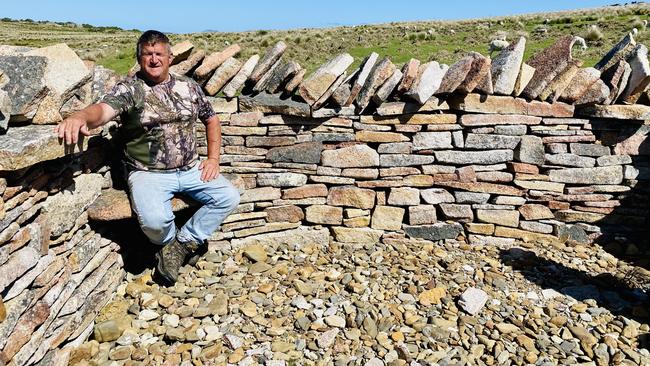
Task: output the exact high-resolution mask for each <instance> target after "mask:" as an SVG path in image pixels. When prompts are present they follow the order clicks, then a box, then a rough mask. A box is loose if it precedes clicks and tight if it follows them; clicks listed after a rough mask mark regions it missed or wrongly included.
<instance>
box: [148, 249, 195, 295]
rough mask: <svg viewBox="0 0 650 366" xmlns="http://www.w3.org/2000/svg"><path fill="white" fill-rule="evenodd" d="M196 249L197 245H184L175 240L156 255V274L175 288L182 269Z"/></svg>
mask: <svg viewBox="0 0 650 366" xmlns="http://www.w3.org/2000/svg"><path fill="white" fill-rule="evenodd" d="M196 249H197V246H196V244H195V243H187V244H183V243H180V242H179V241H178V240H176V239H174V241H172V242H171V243H169V244H167V245H165V246H164V247H162V249H160V250H159V251H158V253H156V260H157V264H156V272H157V273H158V275H159V276H160V277H161V278H162V279H163V280H165V282H167V284H168V285H169V286H173V285H174V284H175V283H176V281H177V280H178V272H179V270H180V268H181V267H182V266H183V265H184V264H185V262H186V261H187V258H188V256H189V254H190V253H193V252H194V251H196Z"/></svg>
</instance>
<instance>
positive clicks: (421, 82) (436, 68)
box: [406, 61, 449, 104]
mask: <svg viewBox="0 0 650 366" xmlns="http://www.w3.org/2000/svg"><path fill="white" fill-rule="evenodd" d="M448 69H449V66H447V65H445V64H442V65H441V64H439V63H438V62H437V61H431V62H427V63H425V64H422V65H420V67H419V68H418V76H417V78H416V79H415V81H413V84H412V85H411V88H410V89H409V90H408V92H406V96H408V97H410V98H412V99H413V100H415V101H416V102H418V103H419V104H424V103H425V102H426V101H427V100H428V99H429V98H430V97H431V96H432V95H433V94H434V93H436V92H437V91H438V88H440V83H441V82H442V78H443V77H444V76H445V73H446V72H447V70H448Z"/></svg>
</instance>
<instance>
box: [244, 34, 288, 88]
mask: <svg viewBox="0 0 650 366" xmlns="http://www.w3.org/2000/svg"><path fill="white" fill-rule="evenodd" d="M286 49H287V44H286V43H284V42H282V41H280V42H278V43H276V44H275V45H274V46H273V47H271V48H269V49H267V50H266V52H265V53H264V56H263V57H262V59H261V60H260V61H259V62H258V63H257V65H255V68H254V69H253V72H252V73H251V76H250V80H251V81H253V82H255V83H257V82H258V81H259V80H260V79H261V78H262V76H264V74H266V73H267V71H269V70H270V69H271V66H273V65H274V64H275V63H276V62H277V61H278V60H279V59H280V57H282V54H283V53H284V51H285V50H286Z"/></svg>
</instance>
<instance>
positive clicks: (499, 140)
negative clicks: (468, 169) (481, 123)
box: [464, 126, 521, 149]
mask: <svg viewBox="0 0 650 366" xmlns="http://www.w3.org/2000/svg"><path fill="white" fill-rule="evenodd" d="M497 127H503V126H497ZM520 140H521V139H520V138H519V137H515V136H505V135H492V134H475V133H468V134H467V136H466V137H465V145H464V146H465V148H466V149H514V148H515V147H517V144H519V141H520Z"/></svg>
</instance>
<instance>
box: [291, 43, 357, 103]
mask: <svg viewBox="0 0 650 366" xmlns="http://www.w3.org/2000/svg"><path fill="white" fill-rule="evenodd" d="M353 61H354V58H353V57H352V56H350V55H349V54H347V53H342V54H340V55H337V56H336V57H334V58H333V59H331V60H329V61H328V62H326V63H324V64H323V65H321V66H320V67H319V68H318V69H317V70H316V71H314V73H313V74H311V75H310V76H309V77H308V78H306V79H305V80H303V82H302V83H301V84H300V86H299V87H298V93H299V94H300V96H301V97H302V98H303V99H304V100H305V101H306V102H307V103H308V104H310V105H313V104H314V103H316V101H317V100H318V99H320V98H321V97H322V96H323V94H325V92H327V91H328V89H330V87H331V86H332V84H334V82H335V81H336V80H337V79H338V78H339V76H341V75H342V74H343V73H344V72H345V70H346V69H347V68H348V67H349V66H350V65H351V64H352V62H353Z"/></svg>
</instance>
